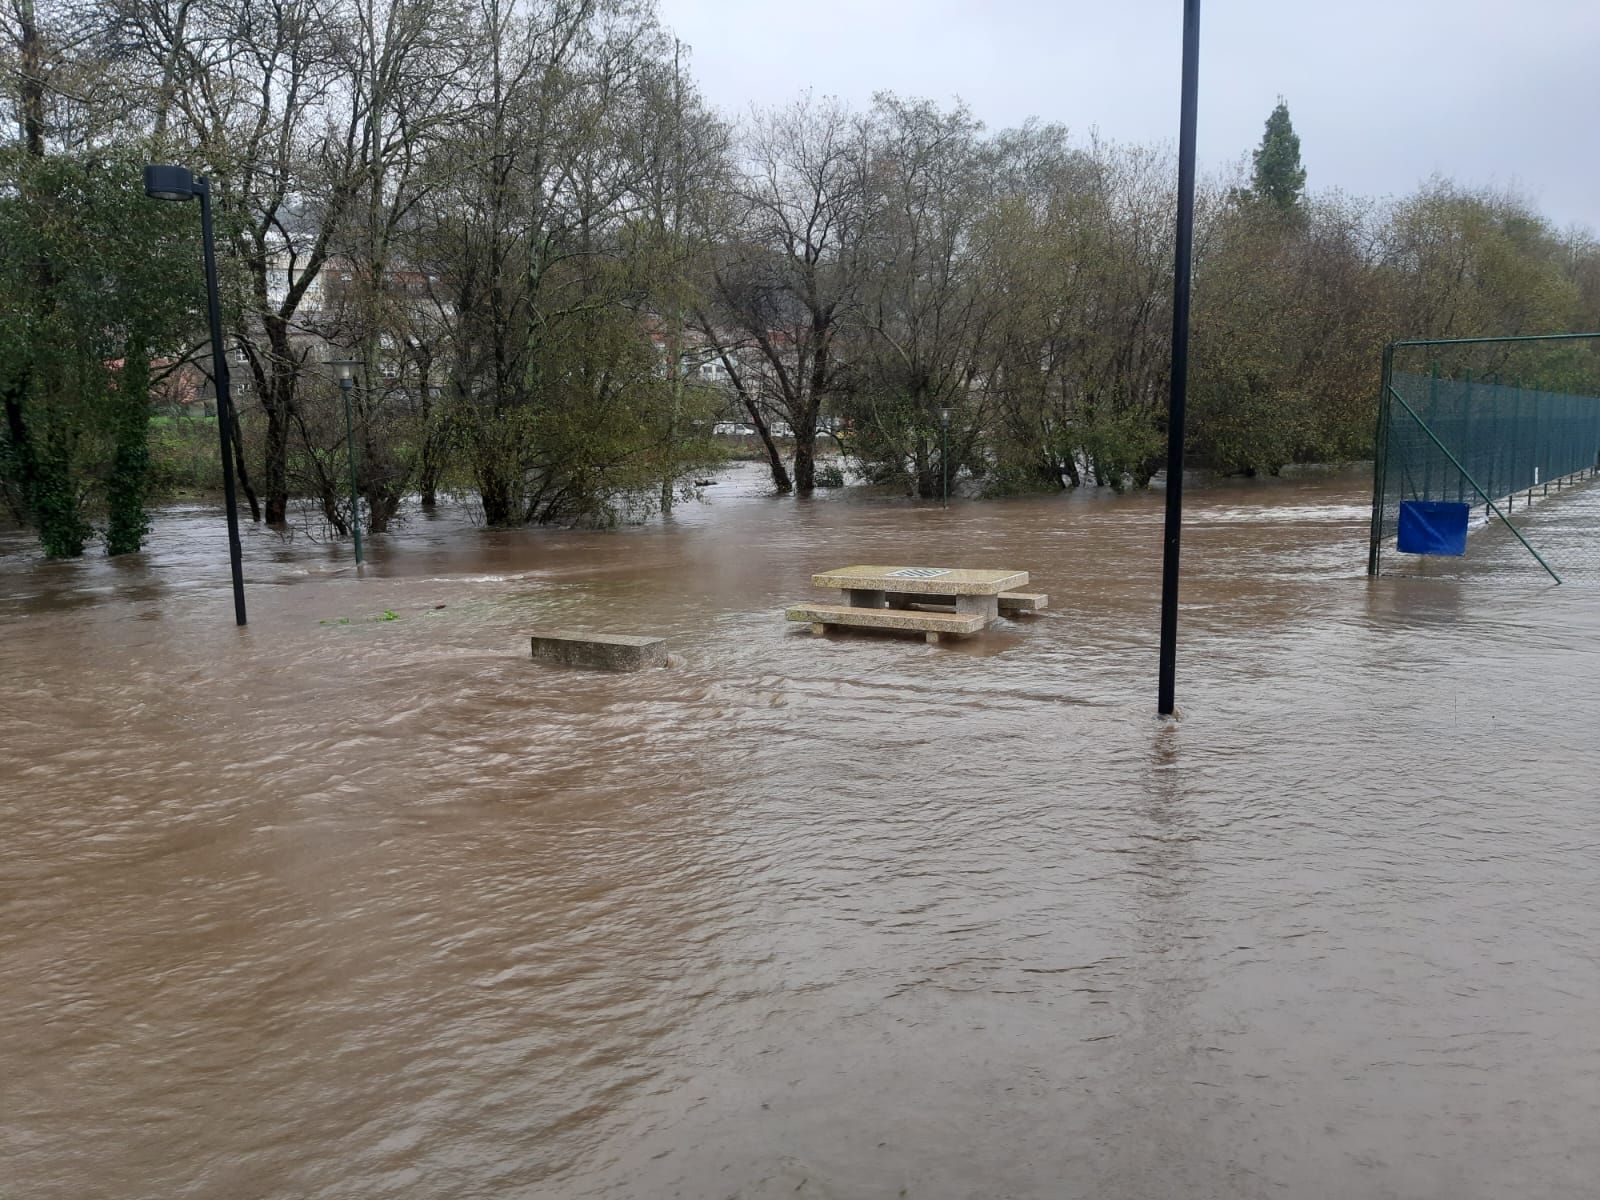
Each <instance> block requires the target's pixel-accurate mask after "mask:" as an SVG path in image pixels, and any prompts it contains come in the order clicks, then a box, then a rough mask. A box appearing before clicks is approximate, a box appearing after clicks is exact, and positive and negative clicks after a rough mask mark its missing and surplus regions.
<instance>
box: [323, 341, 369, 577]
mask: <svg viewBox="0 0 1600 1200" xmlns="http://www.w3.org/2000/svg"><path fill="white" fill-rule="evenodd" d="M360 365H361V361H360V360H359V359H354V358H330V359H329V360H328V366H330V367H332V368H333V373H334V375H335V377H336V378H337V379H338V380H339V390H340V391H341V392H343V393H344V445H345V450H346V451H347V452H348V455H349V458H350V528H351V529H352V530H354V531H355V535H356V566H358V567H359V566H360V565H361V493H360V492H358V491H357V490H356V434H355V422H353V421H352V420H351V419H350V392H351V390H352V389H353V388H354V387H355V386H356V368H357V367H359V366H360Z"/></svg>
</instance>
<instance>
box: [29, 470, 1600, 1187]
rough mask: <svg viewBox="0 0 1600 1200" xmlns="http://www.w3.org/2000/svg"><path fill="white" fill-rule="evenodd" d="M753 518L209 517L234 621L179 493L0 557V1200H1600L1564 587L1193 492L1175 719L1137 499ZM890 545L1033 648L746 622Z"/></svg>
mask: <svg viewBox="0 0 1600 1200" xmlns="http://www.w3.org/2000/svg"><path fill="white" fill-rule="evenodd" d="M759 491H760V488H759V476H758V475H757V474H755V473H753V472H751V471H747V470H736V471H734V472H732V473H731V474H730V476H729V477H728V478H727V479H726V480H725V482H723V483H722V484H720V485H719V486H718V487H715V488H712V489H708V495H709V497H710V499H709V501H708V502H707V503H705V504H693V505H688V506H685V507H684V508H683V509H681V510H680V512H679V513H678V514H677V515H676V516H675V517H674V518H673V519H672V520H671V521H670V522H668V523H666V524H660V523H658V524H653V525H649V526H645V527H641V528H637V529H630V530H624V531H621V532H615V533H570V532H569V533H559V532H539V531H531V532H517V533H498V532H489V531H485V530H481V529H476V528H473V527H472V526H471V525H470V524H469V523H467V522H466V521H465V520H463V519H462V517H461V515H460V514H459V513H446V514H443V515H441V516H439V517H434V518H428V517H423V516H416V517H414V518H413V519H412V520H411V521H410V523H409V524H408V525H407V527H406V528H405V529H404V531H403V532H401V533H399V534H397V535H394V536H392V537H388V538H382V539H376V544H375V545H373V546H372V548H371V554H372V562H371V563H370V564H369V566H368V568H367V570H366V571H365V573H364V576H363V577H361V578H357V577H356V575H355V574H354V572H353V571H352V570H350V569H349V566H348V553H349V552H348V549H347V548H346V547H342V546H331V547H330V546H321V545H315V544H311V543H307V542H305V541H303V540H302V541H296V542H292V543H284V542H281V541H280V540H278V539H277V538H275V537H272V536H270V535H266V534H261V533H250V534H248V535H247V538H246V543H247V549H246V553H247V575H248V578H249V581H250V589H249V603H250V612H251V625H250V627H249V628H248V630H246V631H244V632H239V631H237V630H235V629H234V627H233V625H232V623H231V610H230V605H229V601H228V595H227V573H226V559H225V542H224V540H223V538H222V536H221V532H222V531H221V527H220V522H219V520H218V519H217V515H216V513H215V512H214V511H213V510H210V509H204V508H189V509H178V510H172V511H169V512H166V513H164V514H162V515H161V517H160V518H159V520H158V521H157V523H156V530H155V535H154V539H153V543H152V547H151V549H150V551H149V553H147V554H145V555H141V556H138V558H136V559H130V560H124V561H117V562H107V561H105V560H104V559H93V558H91V559H88V560H85V561H83V562H77V563H67V564H44V563H42V562H41V561H39V560H38V559H37V557H36V556H35V554H34V553H33V551H32V550H31V549H30V548H29V547H28V544H27V542H26V541H25V539H23V538H21V537H20V536H16V535H4V536H3V537H0V554H3V558H0V699H3V722H4V726H3V729H4V733H3V737H0V797H3V807H0V813H3V815H4V829H5V836H4V838H3V840H0V968H3V969H0V1194H3V1195H4V1196H6V1197H17V1198H30V1200H31V1198H35V1197H51V1198H54V1197H73V1198H75V1200H81V1198H86V1197H317V1198H322V1197H326V1198H334V1197H340V1198H343V1197H390V1196H393V1197H491V1196H492V1197H501V1196H510V1197H779V1196H781V1197H792V1196H799V1197H806V1196H812V1197H823V1196H825V1197H850V1198H855V1197H899V1196H910V1197H1000V1196H1010V1197H1062V1196H1072V1197H1076V1196H1084V1197H1095V1198H1097V1200H1146V1198H1152V1197H1185V1198H1191V1197H1192V1198H1200V1197H1217V1198H1219V1200H1223V1198H1226V1200H1234V1198H1253V1197H1293V1198H1322V1197H1327V1198H1329V1200H1333V1198H1345V1197H1357V1196H1359V1197H1368V1198H1371V1197H1419V1198H1420V1197H1430V1198H1431V1197H1439V1198H1441V1200H1442V1198H1451V1200H1460V1198H1476V1197H1484V1198H1489V1197H1509V1196H1516V1197H1519V1198H1522V1200H1527V1198H1531V1197H1577V1196H1589V1195H1594V1194H1595V1189H1596V1179H1600V912H1597V900H1596V897H1597V894H1600V890H1597V885H1600V854H1597V851H1600V683H1597V680H1600V590H1597V589H1595V588H1593V587H1590V588H1583V587H1572V586H1569V587H1565V588H1550V587H1547V586H1543V585H1541V584H1539V583H1538V582H1537V581H1532V582H1529V581H1527V580H1519V581H1517V582H1516V583H1514V584H1512V583H1509V582H1496V581H1493V580H1481V579H1480V580H1468V581H1448V580H1438V579H1426V580H1417V579H1383V580H1378V581H1376V582H1371V581H1368V580H1367V579H1366V578H1365V577H1364V575H1363V573H1362V571H1363V567H1364V547H1365V529H1366V517H1367V510H1366V505H1365V495H1366V484H1365V481H1364V480H1363V479H1362V478H1360V477H1359V476H1330V477H1320V476H1319V477H1308V478H1304V479H1301V480H1298V481H1293V482H1284V481H1273V482H1263V483H1259V484H1250V485H1241V486H1227V487H1212V488H1206V489H1198V490H1195V491H1193V492H1192V493H1191V498H1190V518H1191V519H1190V523H1189V525H1188V528H1187V530H1186V535H1185V549H1186V566H1187V569H1188V573H1187V576H1186V583H1185V591H1184V600H1185V611H1184V618H1183V620H1184V624H1183V642H1182V651H1181V658H1180V664H1179V666H1180V677H1179V683H1180V705H1181V707H1182V709H1183V710H1184V720H1183V721H1182V722H1181V723H1180V724H1178V725H1177V726H1176V727H1173V726H1169V725H1164V724H1163V723H1161V722H1158V721H1157V720H1155V719H1154V717H1153V715H1152V711H1153V707H1154V675H1155V628H1156V603H1155V597H1156V591H1157V588H1156V583H1157V567H1158V562H1157V560H1158V556H1159V542H1160V522H1161V512H1160V503H1161V501H1160V496H1159V494H1148V495H1131V496H1123V497H1113V496H1091V495H1078V496H1070V497H1064V498H1048V499H1040V500H1025V501H1015V502H1004V503H993V504H982V505H980V504H968V503H960V504H955V505H952V507H951V508H950V510H949V511H948V512H941V511H940V510H939V509H938V508H937V507H929V506H914V505H909V504H907V503H905V502H901V501H889V500H882V499H872V498H870V497H864V496H862V495H860V494H858V493H856V492H853V491H847V492H845V493H836V494H830V495H826V496H823V497H819V498H818V499H817V500H816V501H815V502H811V503H801V502H796V501H792V500H774V499H771V498H766V497H762V496H761V495H759V494H758V493H759ZM875 561H876V562H889V561H895V562H912V563H936V564H937V563H947V564H954V565H972V566H999V567H1018V568H1023V569H1026V570H1029V571H1031V572H1032V573H1033V578H1034V584H1035V586H1036V587H1037V588H1038V589H1040V590H1044V591H1047V592H1048V593H1049V594H1050V597H1051V602H1052V604H1051V610H1050V612H1049V613H1048V614H1047V615H1044V616H1042V617H1039V618H1037V619H1034V620H1030V621H1026V622H1015V623H1007V624H1006V625H1005V626H1004V627H1003V628H1001V629H998V630H996V631H994V632H992V633H990V634H988V635H986V636H984V637H982V638H979V639H975V640H973V641H972V642H970V643H966V644H958V645H954V646H927V645H925V644H923V643H921V642H918V641H912V640H907V639H901V638H893V637H890V638H884V637H875V636H871V635H865V634H861V635H838V636H830V637H829V638H827V639H826V640H813V639H812V638H810V637H809V636H807V635H806V634H805V633H804V632H803V631H800V630H797V629H793V628H790V627H787V626H786V625H785V623H784V621H783V620H782V609H783V606H784V604H785V602H787V601H790V600H793V599H796V598H803V597H806V596H808V595H810V594H811V589H810V587H809V582H808V576H809V574H810V573H811V572H812V571H813V570H816V569H821V568H827V567H833V566H839V565H844V564H847V563H851V562H875ZM439 605H444V606H445V607H443V608H439V607H437V606H439ZM384 610H391V611H393V612H394V613H396V614H398V619H395V620H389V621H382V620H373V619H372V618H374V617H376V616H379V615H380V614H382V613H383V612H384ZM342 618H349V619H350V620H349V623H348V624H341V623H339V622H340V620H341V619H342ZM542 624H556V625H572V626H588V627H592V628H596V629H604V630H613V631H645V632H649V631H659V632H660V633H663V634H666V635H669V636H670V637H671V638H672V640H673V647H674V649H675V651H676V652H677V653H678V654H679V655H681V657H682V659H683V663H682V665H681V666H679V667H678V668H677V669H673V670H665V671H657V672H653V673H650V674H644V675H634V676H620V677H617V676H609V675H597V674H588V673H581V672H574V671H569V670H560V669H554V668H546V667H540V666H536V665H534V664H532V663H531V662H530V661H529V660H528V657H527V645H526V642H525V640H524V638H523V636H522V635H523V631H524V630H526V629H527V628H529V627H531V626H534V625H542Z"/></svg>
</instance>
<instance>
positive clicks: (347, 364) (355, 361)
mask: <svg viewBox="0 0 1600 1200" xmlns="http://www.w3.org/2000/svg"><path fill="white" fill-rule="evenodd" d="M360 366H361V360H360V359H359V358H330V359H328V360H327V367H328V370H330V371H332V372H333V377H334V378H335V379H336V380H338V381H339V386H340V387H342V388H347V387H350V386H352V385H353V384H354V383H355V381H356V370H357V369H358V368H359V367H360Z"/></svg>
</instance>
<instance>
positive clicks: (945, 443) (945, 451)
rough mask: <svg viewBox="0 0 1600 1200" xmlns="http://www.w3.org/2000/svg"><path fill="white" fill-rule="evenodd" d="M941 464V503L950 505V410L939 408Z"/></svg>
mask: <svg viewBox="0 0 1600 1200" xmlns="http://www.w3.org/2000/svg"><path fill="white" fill-rule="evenodd" d="M939 466H940V467H941V468H943V470H944V498H943V499H942V500H940V502H939V503H940V505H941V506H942V507H944V508H949V507H950V410H949V409H948V408H941V409H940V410H939Z"/></svg>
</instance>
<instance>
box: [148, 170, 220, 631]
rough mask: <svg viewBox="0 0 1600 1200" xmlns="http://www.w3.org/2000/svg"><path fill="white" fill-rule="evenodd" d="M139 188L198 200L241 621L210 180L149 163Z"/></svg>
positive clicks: (154, 196) (158, 194)
mask: <svg viewBox="0 0 1600 1200" xmlns="http://www.w3.org/2000/svg"><path fill="white" fill-rule="evenodd" d="M144 194H145V195H146V196H149V197H151V198H152V199H155V200H193V199H195V198H196V197H198V198H199V200H200V234H201V241H202V242H203V243H204V246H205V264H206V307H207V309H208V310H209V315H210V318H211V374H212V377H213V378H214V379H215V380H216V384H217V433H218V435H219V436H220V438H221V442H222V490H223V493H224V495H225V496H226V497H227V504H228V558H229V561H230V563H231V564H232V567H233V616H234V620H235V621H236V622H237V623H238V624H240V625H243V624H244V623H245V617H244V566H243V564H242V563H241V562H240V548H239V503H238V500H237V499H236V498H235V496H234V491H233V439H232V436H231V435H232V431H233V395H232V392H231V390H230V389H229V386H228V355H227V352H226V351H225V350H224V348H223V344H222V299H221V297H220V296H219V295H218V290H217V248H216V238H215V236H214V235H213V233H212V230H211V184H210V183H209V182H208V181H207V180H206V178H205V177H204V176H202V175H195V174H193V173H192V172H191V171H190V170H189V168H188V167H174V166H155V165H151V166H148V167H146V168H145V169H144Z"/></svg>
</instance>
